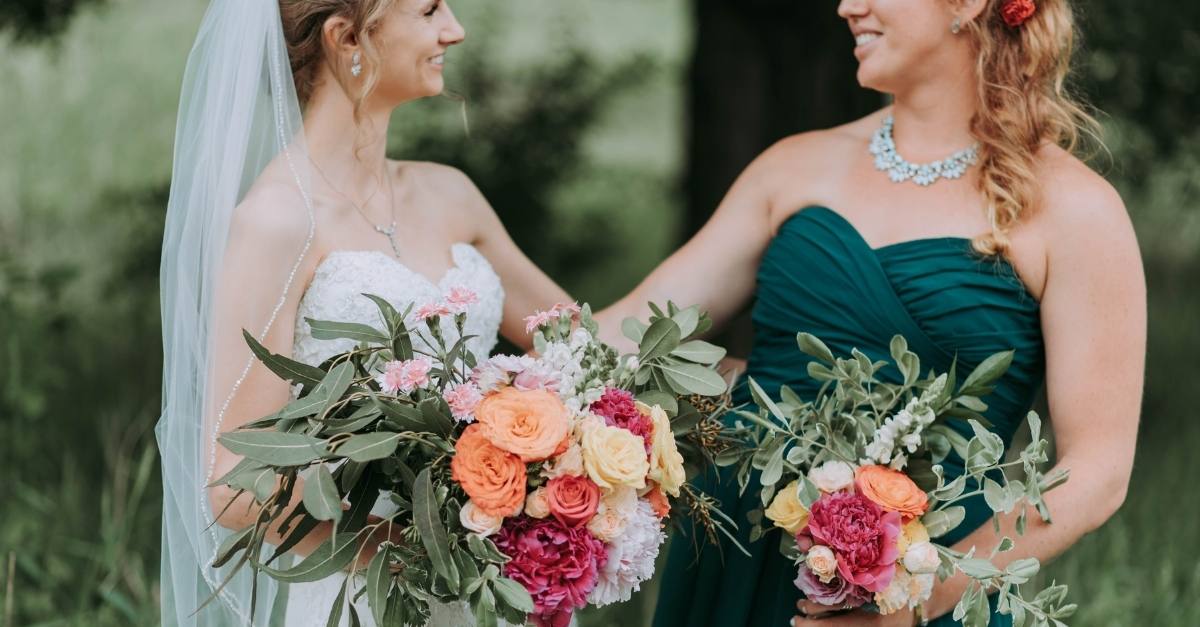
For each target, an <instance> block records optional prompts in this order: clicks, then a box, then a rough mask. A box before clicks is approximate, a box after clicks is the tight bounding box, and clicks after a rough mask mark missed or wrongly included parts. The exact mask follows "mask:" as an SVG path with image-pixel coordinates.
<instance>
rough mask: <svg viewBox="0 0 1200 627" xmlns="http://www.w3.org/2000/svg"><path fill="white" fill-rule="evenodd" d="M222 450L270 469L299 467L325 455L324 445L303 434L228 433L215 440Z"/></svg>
mask: <svg viewBox="0 0 1200 627" xmlns="http://www.w3.org/2000/svg"><path fill="white" fill-rule="evenodd" d="M217 439H218V440H219V441H220V442H221V444H223V445H224V446H225V448H227V449H229V450H230V451H232V452H234V453H237V454H238V455H242V456H245V457H248V458H250V459H253V460H256V461H259V462H262V463H264V464H269V465H271V466H302V465H304V464H307V463H309V462H311V461H314V460H316V459H319V458H321V457H322V456H324V455H325V442H324V441H323V440H319V439H317V438H314V437H312V436H309V435H304V434H302V433H279V432H277V431H231V432H229V433H225V434H222V435H221V436H220V437H219V438H217Z"/></svg>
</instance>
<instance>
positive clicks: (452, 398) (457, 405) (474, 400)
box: [444, 383, 483, 422]
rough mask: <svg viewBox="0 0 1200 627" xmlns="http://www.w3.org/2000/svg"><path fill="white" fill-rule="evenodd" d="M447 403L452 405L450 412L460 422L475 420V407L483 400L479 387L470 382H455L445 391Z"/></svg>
mask: <svg viewBox="0 0 1200 627" xmlns="http://www.w3.org/2000/svg"><path fill="white" fill-rule="evenodd" d="M444 396H445V399H446V403H447V404H448V405H450V413H452V414H454V419H455V420H457V421H459V422H474V420H475V417H474V416H473V415H472V414H474V413H475V407H476V406H478V405H479V401H481V400H483V395H482V394H480V393H479V388H477V387H475V386H474V385H472V384H470V383H455V384H454V385H452V386H450V387H449V388H448V389H447V390H446V393H445V395H444Z"/></svg>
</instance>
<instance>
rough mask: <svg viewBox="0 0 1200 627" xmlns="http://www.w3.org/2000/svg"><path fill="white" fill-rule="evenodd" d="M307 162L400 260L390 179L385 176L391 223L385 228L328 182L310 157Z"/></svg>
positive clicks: (372, 193)
mask: <svg viewBox="0 0 1200 627" xmlns="http://www.w3.org/2000/svg"><path fill="white" fill-rule="evenodd" d="M308 161H309V163H311V164H313V167H314V168H316V170H317V174H320V175H321V178H322V179H324V180H325V184H326V185H329V188H330V189H332V190H333V191H335V192H337V193H338V195H339V196H341V197H342V198H345V199H346V202H348V203H350V206H351V207H354V210H355V211H357V212H358V215H360V216H362V218H363V220H366V222H367V224H370V225H371V228H373V229H375V232H376V233H379V234H380V235H383V236H384V237H386V238H387V239H388V244H391V246H392V254H394V255H395V256H396V258H397V259H399V258H400V245H399V244H398V243H396V188H395V187H394V186H393V185H392V179H391V177H390V176H387V175H385V176H386V178H387V186H388V193H389V195H390V196H391V205H392V222H391V224H389V225H387V226H381V225H379V224H375V222H374V221H373V220H371V218H370V217H369V216H368V215H367V212H366V211H364V210H363V208H362V207H360V206H359V205H358V203H355V202H354V200H353V199H352V198H350V196H349V195H347V194H346V193H345V192H343V191H342V190H340V189H338V187H337V186H336V185H334V184H333V181H330V180H329V177H328V176H325V172H324V171H323V170H322V169H321V166H319V165H317V162H316V161H314V160H313V158H312V157H309V158H308ZM384 168H385V169H386V168H387V163H386V162H385V163H384ZM378 191H379V187H378V186H376V187H375V191H373V192H371V195H370V196H368V197H367V200H366V201H364V202H371V199H372V198H374V197H375V194H376V193H377V192H378Z"/></svg>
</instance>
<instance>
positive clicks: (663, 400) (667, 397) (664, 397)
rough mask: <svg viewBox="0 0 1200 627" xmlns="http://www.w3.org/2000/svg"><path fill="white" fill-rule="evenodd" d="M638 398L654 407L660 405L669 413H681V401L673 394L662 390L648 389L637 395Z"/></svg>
mask: <svg viewBox="0 0 1200 627" xmlns="http://www.w3.org/2000/svg"><path fill="white" fill-rule="evenodd" d="M637 400H639V401H641V402H643V403H645V404H646V405H649V406H650V407H654V406H655V405H658V406H659V407H661V408H663V411H665V412H667V415H671V416H674V415H676V414H678V413H679V402H678V401H677V400H676V399H675V397H674V396H673V395H671V394H667V393H666V392H663V391H662V390H646V391H645V392H642V393H641V394H638V395H637Z"/></svg>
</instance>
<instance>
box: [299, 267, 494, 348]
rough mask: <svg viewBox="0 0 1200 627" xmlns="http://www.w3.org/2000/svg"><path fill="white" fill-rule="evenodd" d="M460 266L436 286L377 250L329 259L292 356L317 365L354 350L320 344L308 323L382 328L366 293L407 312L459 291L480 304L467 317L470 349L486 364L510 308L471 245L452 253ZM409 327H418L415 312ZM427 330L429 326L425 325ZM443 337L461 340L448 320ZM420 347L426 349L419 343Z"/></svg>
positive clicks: (306, 306)
mask: <svg viewBox="0 0 1200 627" xmlns="http://www.w3.org/2000/svg"><path fill="white" fill-rule="evenodd" d="M450 253H451V256H452V257H453V260H454V265H453V266H451V268H450V269H449V270H447V271H446V274H445V275H443V276H442V278H441V279H440V280H439V281H438V282H437V283H434V282H432V281H430V280H429V279H428V278H426V277H425V276H424V275H421V274H418V273H417V272H414V271H412V270H410V269H409V268H408V267H407V266H405V265H404V264H402V263H400V262H399V261H397V260H396V259H395V258H394V257H392V256H390V255H387V254H386V253H383V252H380V251H375V250H366V251H363V250H337V251H334V252H331V253H329V254H328V255H326V256H325V259H323V260H322V261H321V263H320V264H319V265H318V266H317V270H316V272H315V273H314V274H313V279H312V282H311V283H309V285H308V290H307V291H306V292H305V293H304V296H303V298H301V300H300V308H299V310H298V312H297V316H296V336H295V342H294V344H293V348H292V354H293V356H294V358H295V359H296V360H298V361H302V362H304V363H306V364H310V365H314V366H315V365H317V364H319V363H321V362H323V361H325V360H326V359H328V358H330V357H332V356H333V355H336V354H338V353H342V352H345V351H348V350H350V349H352V348H354V342H353V341H351V340H318V339H315V338H314V337H313V336H312V330H311V329H310V328H309V326H308V322H307V321H305V318H312V319H314V320H333V321H337V322H359V323H362V324H368V325H371V326H374V327H375V328H380V327H381V326H382V322H381V321H380V318H379V308H378V307H376V306H375V303H373V302H371V299H369V298H367V297H365V296H363V294H364V293H368V294H375V295H376V296H380V297H383V298H384V299H386V300H387V301H388V302H389V303H391V304H392V306H394V307H395V308H396V310H397V311H401V312H403V311H404V310H405V309H407V308H408V306H409V305H410V304H411V305H414V309H415V308H416V307H417V306H420V305H422V304H425V303H430V302H434V301H436V300H438V299H440V298H441V297H442V296H443V295H444V294H445V292H446V291H448V290H450V288H453V287H465V288H467V289H470V290H471V291H473V292H475V294H476V295H477V296H478V297H479V302H477V303H475V304H473V305H471V307H470V309H469V310H468V312H467V324H466V334H467V335H473V336H475V337H473V338H471V339H469V340H467V348H468V349H469V350H470V351H471V352H472V353H474V355H475V357H476V358H477V359H481V360H482V359H484V358H486V357H487V356H488V353H489V352H490V351H491V350H492V348H493V347H494V346H495V345H496V335H497V333H498V331H499V329H500V318H501V315H502V314H503V309H504V288H503V287H501V285H500V278H499V277H498V276H496V273H495V271H493V270H492V266H491V264H490V263H488V260H487V259H486V258H485V257H484V256H483V255H482V254H480V253H479V251H478V250H476V249H475V247H474V246H471V245H470V244H465V243H458V244H454V245H453V246H452V247H451V248H450ZM408 324H409V327H410V328H412V327H413V326H414V324H416V320H415V318H413V317H412V314H411V312H410V314H409V319H408ZM420 325H421V327H424V323H420ZM442 333H443V337H446V338H448V344H453V343H454V342H455V341H456V340H457V339H458V330H457V329H455V328H454V323H453V321H452V320H450V319H448V318H443V319H442ZM413 340H414V345H415V346H416V347H417V348H426V349H428V347H427V346H422V344H421V342H420V340H419V339H418V338H415V337H414V338H413Z"/></svg>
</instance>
